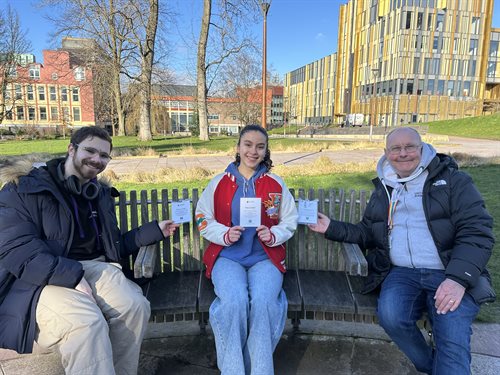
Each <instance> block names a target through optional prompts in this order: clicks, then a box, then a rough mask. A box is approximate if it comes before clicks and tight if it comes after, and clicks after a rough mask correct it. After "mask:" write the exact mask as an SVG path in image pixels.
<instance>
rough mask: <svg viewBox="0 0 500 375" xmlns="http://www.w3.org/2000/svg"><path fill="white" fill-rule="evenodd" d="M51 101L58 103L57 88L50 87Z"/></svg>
mask: <svg viewBox="0 0 500 375" xmlns="http://www.w3.org/2000/svg"><path fill="white" fill-rule="evenodd" d="M49 99H50V100H53V101H56V100H57V94H56V87H55V86H50V87H49Z"/></svg>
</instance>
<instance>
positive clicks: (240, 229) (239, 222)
mask: <svg viewBox="0 0 500 375" xmlns="http://www.w3.org/2000/svg"><path fill="white" fill-rule="evenodd" d="M271 167H272V161H271V157H270V152H269V148H268V136H267V132H266V131H265V129H264V128H262V127H260V126H258V125H247V126H245V127H244V128H243V129H242V130H241V132H240V137H239V140H238V144H237V153H236V160H235V161H234V162H232V163H231V164H229V166H228V167H227V168H226V171H225V172H224V173H222V174H220V175H218V176H216V177H214V178H213V179H212V180H211V181H210V183H209V184H208V186H207V188H206V189H205V190H204V191H203V194H202V195H201V198H200V201H199V202H198V206H197V208H196V218H197V223H198V228H199V230H200V232H201V234H202V236H203V237H204V238H205V239H207V240H208V241H210V244H209V246H208V248H207V249H206V251H205V254H204V256H203V261H204V263H205V265H206V267H207V270H206V276H207V277H208V278H211V279H212V282H213V284H214V289H215V294H216V295H217V298H216V299H215V300H214V302H213V303H212V305H211V306H210V323H211V326H212V329H213V331H214V336H215V344H216V349H217V365H218V367H219V369H220V370H221V372H222V374H250V373H251V374H273V352H274V349H275V348H276V345H277V344H278V341H279V339H280V336H281V334H282V332H283V328H284V325H285V320H286V313H287V300H286V296H285V293H284V291H283V289H282V284H283V273H284V272H285V271H286V267H285V242H286V241H287V240H288V239H289V238H290V237H292V235H293V233H294V231H295V229H296V227H297V209H296V207H295V200H294V198H293V196H292V195H291V194H290V191H289V190H288V188H287V187H286V185H285V183H284V182H283V180H282V179H281V178H280V177H278V176H276V175H274V174H271V173H269V171H270V169H271ZM259 211H260V217H259Z"/></svg>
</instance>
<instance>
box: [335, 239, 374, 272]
mask: <svg viewBox="0 0 500 375" xmlns="http://www.w3.org/2000/svg"><path fill="white" fill-rule="evenodd" d="M341 245H342V246H341V251H342V255H343V257H344V262H345V271H346V272H347V273H348V274H350V275H361V276H366V275H368V263H367V262H366V259H365V256H364V255H363V252H362V251H361V249H360V248H359V245H357V244H353V243H347V242H342V244H341Z"/></svg>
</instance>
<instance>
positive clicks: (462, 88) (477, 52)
mask: <svg viewBox="0 0 500 375" xmlns="http://www.w3.org/2000/svg"><path fill="white" fill-rule="evenodd" d="M492 13H493V0H350V1H348V2H347V3H346V4H344V5H341V6H340V12H339V22H338V23H339V26H338V43H337V52H336V53H335V54H332V55H329V56H327V57H325V58H323V59H321V60H318V61H316V62H313V63H311V64H308V65H306V66H304V67H302V68H299V69H297V70H294V71H292V72H290V73H287V74H286V77H285V92H284V97H285V101H286V102H285V108H286V111H287V112H289V113H290V116H289V117H290V122H291V121H292V119H293V118H294V117H295V116H296V123H301V124H321V123H341V122H342V121H344V120H345V118H346V116H347V115H348V114H353V113H362V114H364V115H365V116H364V118H365V123H366V124H372V125H385V126H394V125H399V124H409V123H418V122H427V121H434V120H444V119H454V118H463V117H466V116H477V115H480V114H481V113H483V112H491V111H494V110H497V109H498V107H499V101H498V98H500V54H499V42H500V29H492V27H491V21H492ZM323 61H329V62H330V63H331V64H332V66H328V71H327V70H326V66H327V64H326V63H321V62H323ZM316 67H317V68H316ZM301 72H302V73H301ZM326 77H328V78H326ZM330 78H331V79H330ZM319 82H321V83H322V84H319ZM317 83H318V84H317ZM325 93H328V95H327V98H326V102H325V101H324V99H325ZM319 98H321V100H323V101H319ZM292 115H293V116H292Z"/></svg>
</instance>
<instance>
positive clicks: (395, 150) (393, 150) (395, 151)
mask: <svg viewBox="0 0 500 375" xmlns="http://www.w3.org/2000/svg"><path fill="white" fill-rule="evenodd" d="M420 147H421V145H406V146H392V147H389V154H392V155H399V154H400V153H401V151H403V150H405V152H406V153H407V154H413V153H414V152H417V151H418V149H419V148H420Z"/></svg>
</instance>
